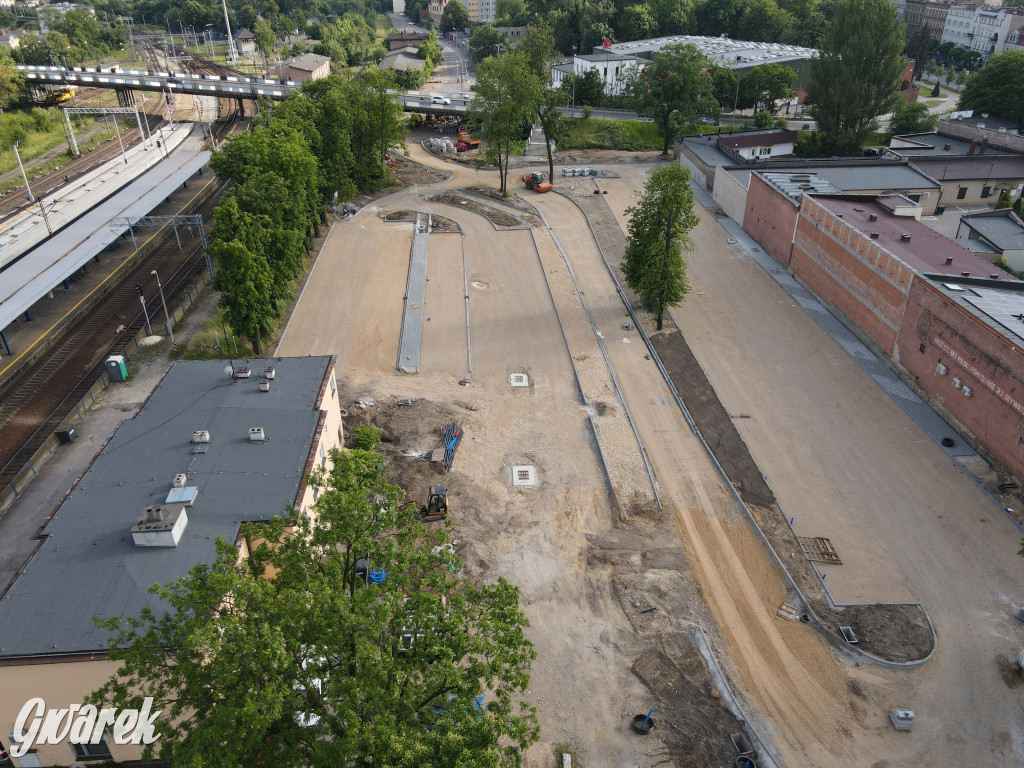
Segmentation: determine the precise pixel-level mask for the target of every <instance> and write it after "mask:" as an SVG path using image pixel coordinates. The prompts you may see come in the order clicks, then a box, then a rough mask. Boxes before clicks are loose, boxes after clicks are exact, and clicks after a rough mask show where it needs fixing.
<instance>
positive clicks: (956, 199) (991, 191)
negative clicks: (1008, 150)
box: [908, 148, 1024, 207]
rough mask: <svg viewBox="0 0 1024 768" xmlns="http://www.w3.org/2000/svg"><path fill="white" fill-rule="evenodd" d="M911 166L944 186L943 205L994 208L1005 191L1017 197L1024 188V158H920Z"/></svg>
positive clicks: (982, 154)
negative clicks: (986, 206)
mask: <svg viewBox="0 0 1024 768" xmlns="http://www.w3.org/2000/svg"><path fill="white" fill-rule="evenodd" d="M908 161H909V162H910V165H911V166H912V167H913V168H915V169H916V170H918V171H920V172H921V173H923V174H925V175H926V176H928V177H930V178H933V179H935V180H936V181H937V182H939V184H940V185H942V190H941V192H940V193H939V206H940V207H945V206H947V205H979V204H983V205H993V204H995V202H996V200H998V199H999V195H1000V194H1001V193H1002V192H1003V190H1004V189H1005V190H1008V191H1009V192H1010V194H1011V195H1012V196H1013V197H1017V196H1018V195H1020V193H1021V190H1022V189H1024V157H1021V156H1020V155H1008V154H1002V153H1000V154H994V153H991V152H989V153H986V152H985V151H984V149H983V148H980V149H979V151H978V152H977V153H976V154H973V155H966V156H963V155H961V156H939V157H931V156H916V157H913V158H908Z"/></svg>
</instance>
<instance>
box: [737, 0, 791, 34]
mask: <svg viewBox="0 0 1024 768" xmlns="http://www.w3.org/2000/svg"><path fill="white" fill-rule="evenodd" d="M795 23H796V19H794V18H793V14H791V13H789V12H788V11H785V10H783V9H782V8H779V6H778V5H777V4H776V3H775V0H749V1H748V2H747V4H746V7H745V8H744V9H743V13H742V14H740V17H739V19H738V20H737V22H736V27H737V29H736V34H737V35H738V36H739V37H740V39H742V40H756V41H759V42H766V43H774V42H777V41H778V40H781V39H782V38H783V37H784V36H785V35H786V34H787V33H788V32H789V30H790V29H792V27H793V25H794V24H795Z"/></svg>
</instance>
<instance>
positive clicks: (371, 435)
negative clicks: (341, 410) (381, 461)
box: [352, 424, 380, 451]
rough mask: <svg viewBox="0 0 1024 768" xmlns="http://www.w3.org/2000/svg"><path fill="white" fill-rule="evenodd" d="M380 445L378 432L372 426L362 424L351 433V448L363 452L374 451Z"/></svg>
mask: <svg viewBox="0 0 1024 768" xmlns="http://www.w3.org/2000/svg"><path fill="white" fill-rule="evenodd" d="M378 445H380V430H379V429H377V427H375V426H373V425H372V424H363V426H361V427H356V428H355V431H354V432H352V447H353V448H358V449H360V450H363V451H374V450H376V449H377V446H378Z"/></svg>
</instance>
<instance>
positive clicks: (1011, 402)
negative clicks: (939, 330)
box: [932, 336, 1024, 415]
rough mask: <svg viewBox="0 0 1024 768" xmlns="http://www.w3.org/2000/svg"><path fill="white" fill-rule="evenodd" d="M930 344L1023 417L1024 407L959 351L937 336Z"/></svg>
mask: <svg viewBox="0 0 1024 768" xmlns="http://www.w3.org/2000/svg"><path fill="white" fill-rule="evenodd" d="M932 344H934V345H935V346H936V347H938V348H939V349H941V350H942V351H943V352H945V353H946V354H947V355H949V359H950V360H952V361H953V362H954V363H956V364H957V365H959V366H960V367H961V368H963V369H964V370H965V371H967V373H969V374H971V376H973V377H974V378H975V379H977V380H978V381H979V382H981V383H982V384H984V385H985V387H986V388H988V390H989V391H990V392H993V393H995V395H996V397H998V398H999V399H1000V400H1002V401H1003V402H1004V403H1006V404H1007V405H1008V406H1010V407H1011V408H1013V410H1015V411H1016V412H1017V413H1019V414H1021V415H1024V405H1022V404H1021V403H1019V402H1018V401H1017V400H1015V399H1014V398H1013V397H1012V396H1011V395H1010V393H1009V392H1007V391H1006V390H1004V389H1003V388H1002V387H1001V386H999V385H998V384H996V383H995V382H994V381H992V379H990V378H989V377H988V376H986V375H985V374H984V373H983V372H982V371H979V370H978V368H977V367H976V366H975V365H974V363H972V362H971V361H970V360H968V359H967V358H966V357H964V356H963V355H962V354H961V353H960V351H959V350H957V349H955V348H953V347H951V346H950V345H949V344H948V343H947V342H946V341H945V340H944V339H941V338H939V337H938V336H933V337H932Z"/></svg>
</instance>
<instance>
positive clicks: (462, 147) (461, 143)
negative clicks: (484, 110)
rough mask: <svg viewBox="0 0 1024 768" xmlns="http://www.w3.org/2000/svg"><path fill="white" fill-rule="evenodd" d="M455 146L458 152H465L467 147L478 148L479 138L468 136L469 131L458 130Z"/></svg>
mask: <svg viewBox="0 0 1024 768" xmlns="http://www.w3.org/2000/svg"><path fill="white" fill-rule="evenodd" d="M455 147H456V148H457V149H458V150H459V152H465V151H466V150H467V149H480V139H473V138H470V136H469V131H459V138H458V139H457V140H456V142H455Z"/></svg>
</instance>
